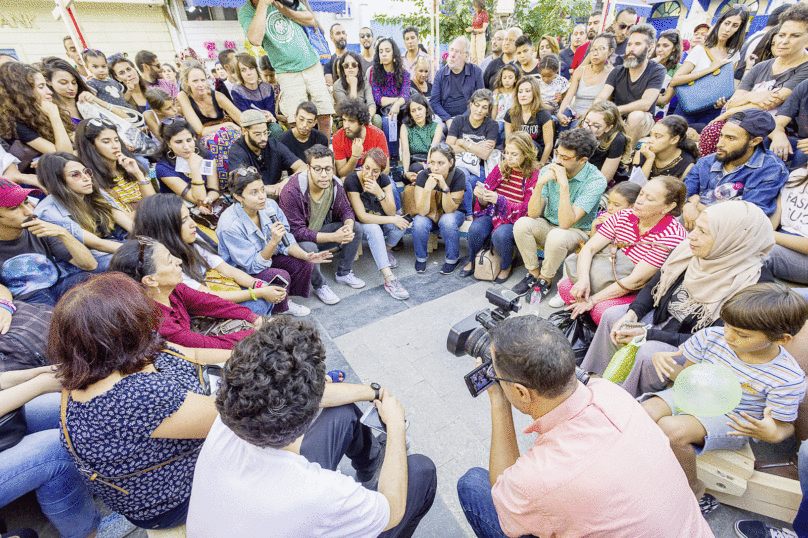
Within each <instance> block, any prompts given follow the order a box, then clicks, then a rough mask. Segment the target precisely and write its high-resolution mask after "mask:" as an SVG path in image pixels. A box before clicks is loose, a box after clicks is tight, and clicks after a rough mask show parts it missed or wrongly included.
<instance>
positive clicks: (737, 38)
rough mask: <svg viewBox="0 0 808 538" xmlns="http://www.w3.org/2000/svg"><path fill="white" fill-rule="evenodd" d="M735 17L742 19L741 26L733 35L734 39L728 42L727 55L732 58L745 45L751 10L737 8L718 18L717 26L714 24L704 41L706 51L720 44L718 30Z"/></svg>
mask: <svg viewBox="0 0 808 538" xmlns="http://www.w3.org/2000/svg"><path fill="white" fill-rule="evenodd" d="M744 7H746V6H744ZM735 15H737V16H738V17H740V18H741V25H740V26H739V27H738V30H737V31H736V32H735V33H734V34H732V37H730V38H729V39H728V40H727V54H728V56H732V55H733V54H735V52H736V51H738V50H740V49H741V45H743V42H744V39H745V38H746V23H747V22H749V8H746V9H741V8H737V7H732V8H730V9H728V10H727V11H726V12H724V14H723V15H721V16H720V17H719V18H718V20H717V21H716V22H715V24H713V27H712V28H710V32H709V33H708V34H707V37H706V38H705V39H704V48H705V49H711V48H713V47H715V46H716V45H717V44H718V29H719V28H720V27H721V23H723V22H724V21H725V20H727V19H728V18H730V17H732V16H735Z"/></svg>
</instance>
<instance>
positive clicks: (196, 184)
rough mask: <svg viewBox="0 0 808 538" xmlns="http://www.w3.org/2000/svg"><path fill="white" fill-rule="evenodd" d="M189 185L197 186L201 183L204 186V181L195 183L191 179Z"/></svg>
mask: <svg viewBox="0 0 808 538" xmlns="http://www.w3.org/2000/svg"><path fill="white" fill-rule="evenodd" d="M191 185H194V186H195V187H198V186H200V185H202V186H203V187H204V186H205V183H204V182H200V183H195V182H193V181H192V182H191Z"/></svg>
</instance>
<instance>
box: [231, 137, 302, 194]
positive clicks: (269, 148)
mask: <svg viewBox="0 0 808 538" xmlns="http://www.w3.org/2000/svg"><path fill="white" fill-rule="evenodd" d="M297 161H298V158H297V156H295V154H294V153H292V152H291V151H289V148H287V147H286V146H284V145H283V144H281V143H280V142H278V141H277V140H275V139H273V138H270V139H269V140H268V141H267V145H266V147H265V148H264V149H263V150H261V154H260V155H256V154H255V153H253V152H252V150H251V149H250V147H249V146H248V145H247V141H246V140H245V139H244V137H243V136H242V137H241V138H239V139H238V140H236V141H235V142H233V145H232V146H230V150H229V151H228V152H227V168H228V170H235V169H236V168H239V167H241V166H254V167H256V168H257V169H258V171H259V172H261V179H262V180H263V181H264V185H274V184H276V183H278V182H279V181H280V180H281V172H283V171H284V170H286V171H289V172H291V169H292V165H293V164H294V163H296V162H297Z"/></svg>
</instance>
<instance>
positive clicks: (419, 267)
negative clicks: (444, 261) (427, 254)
mask: <svg viewBox="0 0 808 538" xmlns="http://www.w3.org/2000/svg"><path fill="white" fill-rule="evenodd" d="M424 271H426V262H419V261H418V260H415V272H416V273H423V272H424Z"/></svg>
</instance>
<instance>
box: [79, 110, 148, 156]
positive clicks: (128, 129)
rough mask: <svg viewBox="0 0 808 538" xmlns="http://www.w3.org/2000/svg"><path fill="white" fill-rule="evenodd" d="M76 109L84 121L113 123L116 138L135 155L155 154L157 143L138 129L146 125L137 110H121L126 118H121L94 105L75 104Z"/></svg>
mask: <svg viewBox="0 0 808 538" xmlns="http://www.w3.org/2000/svg"><path fill="white" fill-rule="evenodd" d="M76 107H77V108H78V110H79V113H80V114H81V117H82V118H84V119H90V118H101V119H105V120H109V121H111V122H112V123H114V124H115V127H116V131H117V132H118V136H119V137H120V138H121V143H122V144H123V145H125V146H127V147H128V148H131V150H132V152H133V153H134V154H135V155H140V156H143V157H150V156H152V155H154V154H155V153H156V152H157V148H158V146H157V142H155V141H154V139H153V138H152V137H150V136H148V135H147V134H146V133H144V132H143V131H141V130H140V127H142V126H144V125H145V124H146V123H145V121H144V120H143V115H142V114H141V113H140V112H138V111H137V110H128V109H122V110H125V112H126V116H127V117H126V118H123V117H121V116H119V115H117V114H113V113H112V112H110V111H109V110H107V109H104V108H101V107H100V106H98V105H96V104H95V103H86V102H85V103H78V102H77V103H76Z"/></svg>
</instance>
